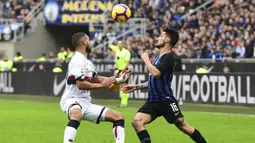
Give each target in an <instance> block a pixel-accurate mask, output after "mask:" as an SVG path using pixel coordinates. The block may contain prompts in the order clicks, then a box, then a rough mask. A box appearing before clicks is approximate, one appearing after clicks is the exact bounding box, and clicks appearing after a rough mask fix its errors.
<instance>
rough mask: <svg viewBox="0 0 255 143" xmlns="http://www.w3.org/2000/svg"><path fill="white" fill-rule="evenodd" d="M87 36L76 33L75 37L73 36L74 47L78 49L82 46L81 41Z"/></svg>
mask: <svg viewBox="0 0 255 143" xmlns="http://www.w3.org/2000/svg"><path fill="white" fill-rule="evenodd" d="M86 36H87V35H86V34H85V33H83V32H78V33H75V34H74V35H73V36H72V45H73V46H74V47H75V48H76V47H78V46H80V41H81V39H82V38H83V37H86Z"/></svg>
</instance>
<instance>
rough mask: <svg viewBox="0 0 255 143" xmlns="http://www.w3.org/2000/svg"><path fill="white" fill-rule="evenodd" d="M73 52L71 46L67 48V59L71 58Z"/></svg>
mask: <svg viewBox="0 0 255 143" xmlns="http://www.w3.org/2000/svg"><path fill="white" fill-rule="evenodd" d="M73 54H74V53H73V51H71V49H70V48H67V56H66V58H67V60H70V59H71V58H72V56H73Z"/></svg>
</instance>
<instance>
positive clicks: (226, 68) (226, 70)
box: [223, 65, 231, 73]
mask: <svg viewBox="0 0 255 143" xmlns="http://www.w3.org/2000/svg"><path fill="white" fill-rule="evenodd" d="M223 72H224V73H230V72H231V71H230V69H229V67H228V66H227V65H224V67H223Z"/></svg>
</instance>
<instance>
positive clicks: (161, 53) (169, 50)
mask: <svg viewBox="0 0 255 143" xmlns="http://www.w3.org/2000/svg"><path fill="white" fill-rule="evenodd" d="M170 52H172V50H171V48H170V47H169V46H165V47H164V48H162V49H160V56H162V55H164V54H166V53H170Z"/></svg>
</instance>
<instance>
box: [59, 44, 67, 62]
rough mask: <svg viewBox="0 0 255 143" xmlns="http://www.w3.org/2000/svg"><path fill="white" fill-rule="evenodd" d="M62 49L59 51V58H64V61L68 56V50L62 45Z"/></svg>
mask: <svg viewBox="0 0 255 143" xmlns="http://www.w3.org/2000/svg"><path fill="white" fill-rule="evenodd" d="M60 50H61V51H60V52H59V53H58V58H59V59H60V60H62V61H65V60H66V56H67V52H66V50H65V48H64V47H61V48H60Z"/></svg>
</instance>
